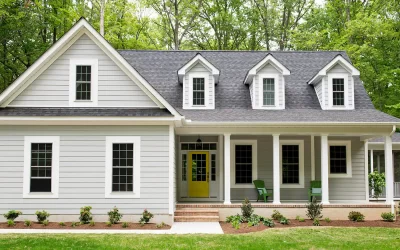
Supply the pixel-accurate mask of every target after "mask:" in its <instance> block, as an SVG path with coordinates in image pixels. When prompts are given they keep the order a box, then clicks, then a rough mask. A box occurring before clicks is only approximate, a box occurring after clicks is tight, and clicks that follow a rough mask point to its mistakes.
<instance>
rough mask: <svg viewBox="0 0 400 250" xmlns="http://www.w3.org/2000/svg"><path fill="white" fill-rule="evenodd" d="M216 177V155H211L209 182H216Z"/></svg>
mask: <svg viewBox="0 0 400 250" xmlns="http://www.w3.org/2000/svg"><path fill="white" fill-rule="evenodd" d="M216 175H217V161H216V155H215V154H212V155H211V181H215V180H216Z"/></svg>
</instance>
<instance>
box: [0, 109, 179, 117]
mask: <svg viewBox="0 0 400 250" xmlns="http://www.w3.org/2000/svg"><path fill="white" fill-rule="evenodd" d="M0 116H91V117H96V116H109V117H172V114H171V113H170V112H169V111H168V110H167V109H158V108H154V109H131V108H3V109H0Z"/></svg>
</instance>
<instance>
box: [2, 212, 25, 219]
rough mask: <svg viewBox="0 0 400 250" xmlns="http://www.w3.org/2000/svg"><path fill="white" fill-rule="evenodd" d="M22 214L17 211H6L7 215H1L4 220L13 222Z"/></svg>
mask: <svg viewBox="0 0 400 250" xmlns="http://www.w3.org/2000/svg"><path fill="white" fill-rule="evenodd" d="M21 214H22V212H21V211H17V210H10V211H8V213H6V214H3V216H4V218H6V219H7V220H15V219H16V218H18V216H20V215H21Z"/></svg>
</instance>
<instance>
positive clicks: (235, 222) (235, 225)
mask: <svg viewBox="0 0 400 250" xmlns="http://www.w3.org/2000/svg"><path fill="white" fill-rule="evenodd" d="M231 224H232V227H233V228H235V229H239V228H240V222H239V221H232V223H231Z"/></svg>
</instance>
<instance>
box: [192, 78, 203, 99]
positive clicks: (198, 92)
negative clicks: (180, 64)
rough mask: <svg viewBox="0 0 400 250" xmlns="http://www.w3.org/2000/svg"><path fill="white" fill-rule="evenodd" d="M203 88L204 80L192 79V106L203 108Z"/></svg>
mask: <svg viewBox="0 0 400 250" xmlns="http://www.w3.org/2000/svg"><path fill="white" fill-rule="evenodd" d="M204 103H205V88H204V78H200V77H196V78H193V106H204Z"/></svg>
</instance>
